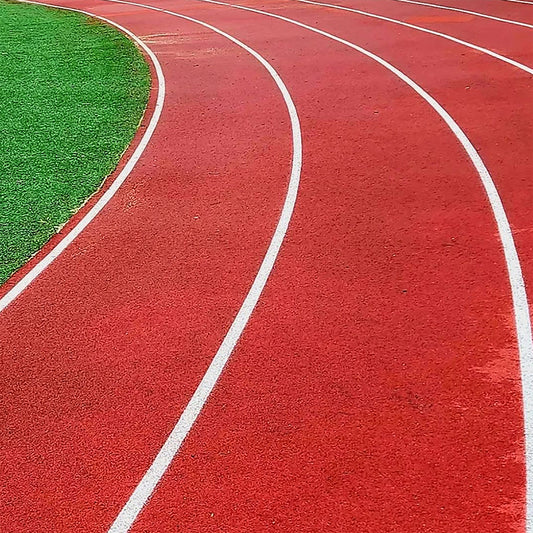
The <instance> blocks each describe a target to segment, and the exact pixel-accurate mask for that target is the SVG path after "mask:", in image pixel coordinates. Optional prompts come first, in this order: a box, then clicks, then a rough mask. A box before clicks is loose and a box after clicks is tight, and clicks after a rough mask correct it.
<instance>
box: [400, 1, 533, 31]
mask: <svg viewBox="0 0 533 533" xmlns="http://www.w3.org/2000/svg"><path fill="white" fill-rule="evenodd" d="M393 1H394V2H401V3H402V4H414V5H417V6H424V7H433V8H435V9H444V10H445V11H457V12H459V13H467V14H469V15H474V16H476V17H482V18H485V19H490V20H495V21H497V22H505V23H507V24H514V25H516V26H523V27H524V28H530V29H533V24H527V23H526V22H519V21H518V20H511V19H504V18H501V17H495V16H494V15H487V14H486V13H480V12H479V11H469V10H468V9H461V8H458V7H452V6H442V5H440V4H429V3H427V2H417V1H416V0H393Z"/></svg>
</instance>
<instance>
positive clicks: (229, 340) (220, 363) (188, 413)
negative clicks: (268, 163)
mask: <svg viewBox="0 0 533 533" xmlns="http://www.w3.org/2000/svg"><path fill="white" fill-rule="evenodd" d="M106 1H108V2H116V3H120V4H128V5H134V6H138V7H143V8H146V9H152V10H154V11H159V12H162V13H166V14H168V15H173V16H176V17H179V18H181V19H183V20H187V21H189V22H194V23H196V24H199V25H201V26H203V27H204V28H208V29H209V30H211V31H213V32H215V33H217V34H219V35H221V36H222V37H225V38H226V39H229V40H230V41H231V42H233V43H234V44H236V45H237V46H239V47H241V48H242V49H243V50H245V51H246V52H248V53H250V54H251V55H252V56H253V57H254V58H255V59H257V60H258V61H259V62H260V63H261V64H262V65H263V66H264V67H265V69H266V70H267V71H268V73H269V74H270V75H271V77H272V78H273V80H274V82H275V83H276V85H277V86H278V88H279V90H280V92H281V94H282V96H283V100H284V101H285V104H286V106H287V111H288V113H289V117H290V122H291V129H292V147H293V153H292V168H291V175H290V179H289V184H288V188H287V194H286V197H285V201H284V204H283V208H282V211H281V215H280V218H279V221H278V224H277V226H276V230H275V231H274V234H273V236H272V240H271V241H270V244H269V246H268V250H267V252H266V254H265V257H264V259H263V262H262V263H261V266H260V268H259V271H258V272H257V275H256V277H255V279H254V281H253V283H252V286H251V288H250V290H249V292H248V294H247V295H246V298H245V300H244V302H243V304H242V306H241V308H240V309H239V312H238V313H237V316H236V317H235V319H234V321H233V323H232V324H231V327H230V328H229V330H228V332H227V333H226V336H225V337H224V339H223V341H222V344H221V345H220V347H219V349H218V351H217V353H216V355H215V357H214V358H213V360H212V362H211V364H210V365H209V368H208V369H207V371H206V373H205V375H204V376H203V378H202V380H201V382H200V384H199V385H198V388H197V389H196V391H195V392H194V394H193V396H192V398H191V399H190V400H189V403H188V404H187V407H186V408H185V410H184V411H183V413H182V415H181V416H180V418H179V420H178V422H177V423H176V425H175V426H174V429H173V430H172V432H171V433H170V435H169V436H168V438H167V440H166V441H165V443H164V444H163V447H162V448H161V449H160V451H159V453H158V454H157V456H156V458H155V459H154V461H153V462H152V464H151V465H150V467H149V469H148V470H147V472H146V473H145V474H144V476H143V478H142V479H141V481H140V482H139V484H138V485H137V486H136V488H135V490H134V491H133V493H132V495H131V496H130V498H129V499H128V501H127V502H126V504H125V505H124V507H123V508H122V510H121V511H120V513H119V514H118V516H117V518H116V519H115V521H114V522H113V524H112V525H111V527H110V528H109V533H125V532H127V531H129V529H130V528H131V526H132V525H133V523H134V522H135V520H136V518H137V516H138V515H139V513H140V512H141V510H142V508H143V507H144V505H145V503H146V502H147V501H148V499H149V498H150V496H151V495H152V493H153V491H154V490H155V488H156V486H157V484H158V483H159V481H160V479H161V477H162V476H163V474H164V473H165V472H166V470H167V469H168V467H169V465H170V463H171V462H172V460H173V459H174V457H175V455H176V454H177V453H178V451H179V449H180V447H181V445H182V443H183V441H184V440H185V438H186V437H187V434H188V433H189V431H190V429H191V427H192V426H193V424H194V422H195V421H196V419H197V417H198V415H199V414H200V412H201V410H202V408H203V406H204V405H205V403H206V401H207V399H208V397H209V395H210V394H211V391H212V390H213V388H214V386H215V384H216V383H217V381H218V378H219V377H220V375H221V374H222V371H223V370H224V367H225V365H226V363H227V362H228V359H229V357H230V356H231V353H232V352H233V349H234V348H235V345H236V344H237V342H238V340H239V338H240V337H241V335H242V332H243V331H244V328H245V327H246V324H247V323H248V320H249V319H250V316H251V314H252V312H253V310H254V309H255V306H256V305H257V302H258V300H259V298H260V296H261V293H262V292H263V289H264V287H265V285H266V282H267V280H268V277H269V275H270V273H271V271H272V268H273V266H274V263H275V261H276V258H277V256H278V254H279V251H280V248H281V245H282V243H283V239H284V237H285V234H286V232H287V228H288V226H289V222H290V219H291V217H292V213H293V210H294V206H295V203H296V197H297V194H298V187H299V182H300V173H301V168H302V136H301V131H300V121H299V119H298V114H297V112H296V107H295V105H294V103H293V101H292V98H291V96H290V94H289V91H288V90H287V87H286V86H285V84H284V83H283V81H282V79H281V78H280V76H279V74H278V73H277V72H276V70H275V69H274V67H272V65H270V63H268V61H267V60H266V59H264V58H263V57H262V56H261V55H260V54H259V53H258V52H256V51H255V50H253V49H252V48H250V47H249V46H247V45H246V44H244V43H243V42H241V41H239V40H238V39H236V38H235V37H233V36H231V35H229V34H228V33H225V32H224V31H222V30H220V29H218V28H216V27H215V26H211V25H210V24H207V23H205V22H202V21H200V20H197V19H194V18H191V17H188V16H186V15H181V14H179V13H174V12H173V11H168V10H165V9H161V8H157V7H153V6H147V5H143V4H138V3H135V2H126V1H123V0H106Z"/></svg>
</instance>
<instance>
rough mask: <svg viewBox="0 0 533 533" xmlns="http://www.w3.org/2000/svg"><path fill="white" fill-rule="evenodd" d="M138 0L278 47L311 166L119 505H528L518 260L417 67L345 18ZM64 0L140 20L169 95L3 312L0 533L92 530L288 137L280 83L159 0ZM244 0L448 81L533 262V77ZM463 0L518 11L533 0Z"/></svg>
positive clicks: (424, 41) (376, 516) (352, 508)
mask: <svg viewBox="0 0 533 533" xmlns="http://www.w3.org/2000/svg"><path fill="white" fill-rule="evenodd" d="M147 1H148V2H149V1H150V0H147ZM340 2H341V0H339V2H337V3H339V4H340ZM342 2H343V5H345V6H350V7H355V8H359V9H366V10H368V11H372V12H375V13H378V12H379V13H380V14H384V15H387V16H390V17H393V18H398V19H402V20H406V21H409V22H412V23H414V24H419V25H422V26H425V27H429V28H432V29H437V30H439V31H443V32H446V33H450V34H452V35H454V36H457V37H460V38H463V39H465V40H468V41H471V42H474V43H476V44H479V45H482V46H485V47H488V48H491V49H494V50H495V51H498V52H499V53H502V54H504V55H508V56H509V57H512V58H514V59H517V60H519V61H522V62H523V63H525V64H527V65H528V66H533V49H532V47H531V35H533V31H530V30H526V29H524V28H518V27H513V26H510V25H505V24H501V23H497V22H494V21H487V20H481V19H475V18H472V17H463V16H462V15H461V14H458V13H451V12H450V13H448V12H444V11H439V10H430V9H429V8H423V7H420V6H414V5H408V4H399V3H397V2H393V1H390V0H382V1H380V2H377V1H375V0H373V1H370V0H361V1H356V0H342ZM440 3H442V2H440ZM152 4H153V5H158V6H164V7H166V8H167V9H172V10H174V11H177V12H180V13H183V14H187V15H189V16H192V17H195V18H198V19H200V20H203V21H205V22H209V23H211V24H213V25H215V26H217V27H219V28H221V29H222V30H224V31H227V32H228V33H230V34H232V35H234V36H235V37H237V38H239V39H241V40H242V41H244V42H245V43H246V44H248V45H249V46H251V47H253V48H254V49H256V50H257V51H258V52H259V53H261V54H262V55H263V56H264V57H265V58H266V59H267V60H269V61H270V62H271V63H272V65H273V66H274V67H275V68H276V70H277V71H278V72H279V74H280V75H281V77H282V78H283V80H284V81H285V83H286V85H287V87H288V89H289V91H290V92H291V94H292V97H293V99H294V102H295V104H296V107H297V109H298V114H299V117H300V120H301V125H302V134H303V150H304V164H303V172H302V181H301V186H300V193H299V197H298V201H297V204H296V209H295V213H294V216H293V219H292V221H291V224H290V226H289V231H288V233H287V237H286V241H285V243H284V245H283V247H282V250H281V253H280V256H279V258H278V261H277V263H276V266H275V268H274V271H273V273H272V275H271V277H270V279H269V282H268V284H267V287H266V289H265V292H264V294H263V295H262V297H261V299H260V301H259V304H258V307H257V309H256V310H255V312H254V314H253V315H252V319H251V321H250V323H249V324H248V327H247V328H246V330H245V332H244V335H243V337H242V339H241V341H240V342H239V344H238V346H237V349H236V350H235V352H234V353H233V355H232V358H231V359H230V362H229V364H228V366H227V368H226V370H225V372H224V373H223V375H222V377H221V380H220V382H219V383H218V385H217V387H216V389H215V391H214V393H213V395H212V396H211V398H210V400H209V401H208V403H207V405H206V407H205V409H204V410H203V412H202V414H201V415H200V417H199V419H198V422H197V423H196V424H195V426H194V427H193V429H192V431H191V433H190V434H189V436H188V438H187V440H186V441H185V443H184V446H183V447H182V449H181V451H180V453H179V454H178V456H177V457H176V459H175V460H174V462H173V463H172V465H171V467H170V469H169V471H168V472H167V474H166V475H165V477H164V478H163V480H162V482H161V484H160V485H159V486H158V488H157V490H156V492H155V494H154V495H153V497H152V499H151V500H150V502H149V503H148V505H147V507H146V508H145V509H144V511H143V512H142V514H141V515H140V517H139V519H138V521H137V522H136V524H135V525H134V527H133V528H132V531H134V532H136V533H140V532H162V533H167V532H174V531H178V532H181V531H184V532H188V533H189V532H190V533H207V532H224V533H226V532H262V531H280V532H287V533H289V532H291V533H292V532H302V533H304V532H305V533H318V532H335V533H352V532H353V533H356V532H357V533H382V532H387V533H418V532H431V533H433V532H435V533H441V532H442V533H497V532H501V533H512V532H519V531H523V530H524V505H525V502H524V496H525V474H524V456H523V424H522V404H521V389H520V373H519V367H518V353H517V349H516V338H515V331H514V323H513V320H514V319H513V311H512V303H511V297H510V289H509V283H508V279H507V274H506V267H505V263H504V257H503V252H502V248H501V245H500V243H499V240H498V237H497V231H496V225H495V223H494V221H493V217H492V213H491V211H490V207H489V204H488V201H487V200H486V197H485V193H484V190H483V189H482V186H481V183H480V180H479V177H478V176H477V173H476V172H475V170H474V168H473V167H472V165H471V164H470V162H469V160H468V159H467V156H466V155H465V154H464V153H463V150H462V148H461V147H460V145H459V143H458V142H457V140H456V139H455V137H454V136H453V135H452V133H451V132H450V131H449V130H448V128H447V127H446V126H445V124H444V123H443V122H442V120H441V119H440V118H439V117H438V115H437V114H436V113H435V112H434V111H433V110H432V109H431V108H430V107H429V106H428V105H427V104H426V103H425V102H424V101H422V100H421V98H420V97H419V96H417V95H416V94H415V93H414V91H413V90H412V89H410V88H409V87H407V86H406V85H405V84H404V83H403V82H401V81H400V80H399V79H397V78H395V77H394V76H393V75H392V74H391V73H389V72H388V71H386V70H385V69H384V68H383V67H381V66H379V65H378V64H376V63H375V62H373V61H371V60H370V59H368V58H366V57H364V56H361V55H360V54H358V53H357V52H355V51H354V50H351V49H349V48H347V47H345V46H342V45H341V44H339V43H335V42H333V41H331V40H328V39H326V38H324V37H322V36H319V35H316V34H314V33H311V32H309V31H307V30H304V29H302V28H297V27H295V26H293V25H289V24H287V23H286V22H282V21H279V20H274V19H271V18H267V17H264V16H261V15H257V14H253V13H248V12H242V11H238V10H234V9H230V8H227V7H222V6H214V5H209V4H204V3H200V2H194V1H191V0H164V1H163V0H160V1H155V0H152ZM449 4H450V5H452V2H449ZM63 5H67V6H70V7H77V8H80V9H85V10H88V11H91V12H93V13H95V14H99V15H102V16H105V17H108V18H111V19H112V20H114V21H116V22H118V23H119V24H121V25H123V26H125V27H127V28H128V29H129V30H131V31H133V32H134V33H136V34H137V35H139V36H141V37H142V38H143V39H144V40H145V41H146V42H147V43H148V44H149V46H150V47H151V48H152V49H153V51H154V52H155V53H156V55H157V56H158V58H159V60H160V62H161V64H162V67H163V71H164V73H165V77H166V82H167V97H166V102H165V107H164V111H163V114H162V117H161V121H160V123H159V125H158V127H157V129H156V132H155V134H154V136H153V138H152V141H151V142H150V144H149V146H148V148H147V150H146V152H145V153H144V155H143V156H142V158H141V160H140V162H139V163H138V165H137V167H136V168H135V170H134V171H133V172H132V174H131V175H130V177H129V178H128V180H127V181H126V183H125V184H124V185H123V187H122V188H121V189H120V191H119V192H118V193H117V195H116V196H115V197H114V199H113V200H112V201H111V202H110V203H109V204H108V206H107V207H106V208H105V209H104V211H103V212H102V213H101V214H100V215H99V216H98V217H97V219H95V221H94V222H93V223H92V224H91V225H90V226H89V227H88V228H87V229H86V230H85V231H84V232H83V234H82V235H81V236H80V237H79V238H78V239H77V240H76V241H75V242H74V243H73V245H71V246H70V248H68V249H67V251H66V252H65V253H64V254H63V255H62V256H60V258H59V259H57V260H56V262H55V263H53V264H52V265H51V266H50V267H49V269H48V270H46V271H45V272H44V273H43V274H42V275H41V276H40V277H39V278H38V279H37V281H35V282H34V283H33V284H32V285H31V286H30V287H29V288H28V290H26V291H25V292H24V293H23V294H22V295H21V296H20V297H19V298H18V299H17V300H16V301H15V302H14V303H13V304H12V305H11V306H10V307H9V308H7V309H6V310H5V311H4V312H3V313H1V314H0V337H1V338H2V348H1V349H2V364H1V371H0V372H1V378H0V379H1V382H2V384H3V386H2V390H1V392H0V398H1V404H0V408H1V413H2V417H3V420H2V422H1V425H0V427H1V433H0V448H1V456H0V464H2V482H1V485H0V486H1V494H0V524H1V525H0V531H2V532H4V531H5V532H6V533H8V532H9V533H11V532H13V533H16V532H32V533H37V532H47V533H48V532H91V533H92V532H99V531H102V532H104V531H106V530H107V528H108V527H109V526H110V524H111V523H112V522H113V520H114V519H115V517H116V515H117V514H118V512H119V511H120V509H121V508H122V506H123V505H124V504H125V502H126V500H127V499H128V497H129V496H130V494H131V492H132V491H133V489H134V487H135V486H136V484H137V483H138V481H139V480H140V478H141V477H142V475H143V474H144V472H145V471H146V469H147V468H148V466H149V465H150V463H151V462H152V460H153V458H154V456H155V454H156V453H157V452H158V450H159V449H160V447H161V445H162V444H163V442H164V440H165V439H166V436H167V435H168V433H169V432H170V430H171V429H172V427H173V426H174V424H175V422H176V421H177V419H178V417H179V415H180V413H181V412H182V410H183V408H184V407H185V405H186V403H187V402H188V400H189V398H190V397H191V395H192V393H193V391H194V389H195V388H196V386H197V384H198V383H199V381H200V379H201V377H202V375H203V373H204V372H205V370H206V368H207V366H208V364H209V362H210V360H211V358H212V357H213V355H214V353H215V352H216V350H217V348H218V346H219V344H220V342H221V340H222V338H223V336H224V335H225V333H226V331H227V329H228V327H229V325H230V324H231V321H232V320H233V318H234V316H235V314H236V312H237V310H238V309H239V307H240V305H241V303H242V300H243V299H244V296H245V295H246V292H247V290H248V288H249V286H250V284H251V282H252V280H253V278H254V276H255V273H256V272H257V269H258V267H259V264H260V262H261V259H262V257H263V255H264V253H265V251H266V248H267V246H268V243H269V241H270V238H271V235H272V233H273V230H274V227H275V224H276V222H277V219H278V217H279V212H280V209H281V206H282V203H283V200H284V196H285V191H286V185H287V180H288V175H289V172H290V163H291V132H290V125H289V119H288V115H287V111H286V108H285V105H284V103H283V100H282V97H281V95H280V93H279V91H278V89H277V88H276V86H275V84H274V82H273V80H272V78H271V77H270V76H269V75H268V73H267V72H266V71H265V69H264V68H263V67H262V66H261V65H260V64H259V63H258V62H257V61H256V60H255V59H254V58H253V57H252V56H250V55H249V54H246V53H245V52H244V51H243V50H241V49H240V48H238V47H237V46H235V45H234V44H232V43H231V42H230V41H228V40H227V39H224V38H223V37H220V36H218V35H216V34H214V33H213V32H210V31H208V30H206V29H204V28H201V27H200V26H198V25H195V24H193V23H190V22H186V21H183V20H180V19H178V18H176V17H172V16H170V15H167V14H163V13H157V12H154V11H149V10H146V9H142V8H138V7H134V6H130V5H119V4H112V3H108V2H105V1H100V0H97V1H94V0H91V1H83V2H82V1H81V0H78V1H76V0H64V1H63ZM248 5H253V6H254V7H258V8H262V9H265V10H267V11H272V12H276V13H278V14H282V15H285V16H288V17H291V18H295V19H297V20H300V21H302V22H305V23H307V24H310V25H312V26H316V27H318V28H321V29H323V30H326V31H330V32H331V33H334V34H336V35H338V36H340V37H343V38H345V39H348V40H351V41H352V42H354V43H356V44H359V45H361V46H364V47H366V48H368V49H369V50H371V51H372V52H375V53H377V54H379V55H381V56H382V57H383V58H384V59H387V60H388V61H390V62H391V63H393V64H394V65H395V66H397V67H398V68H400V69H401V70H403V71H404V72H405V73H406V74H408V75H409V76H411V77H412V78H413V79H415V80H416V81H417V82H418V83H419V84H420V85H422V87H424V88H425V89H426V90H428V92H429V93H430V94H431V95H432V96H434V97H435V98H436V99H437V100H438V101H439V102H440V103H442V104H443V106H444V107H445V108H446V110H447V111H448V112H450V114H451V115H452V116H453V117H454V118H455V119H456V120H457V122H458V123H459V124H460V125H461V127H462V128H463V129H464V131H465V132H466V134H467V135H468V136H469V137H470V139H471V140H472V142H473V144H474V145H475V147H476V148H477V149H478V151H479V152H480V154H481V156H482V157H483V159H484V161H485V163H486V164H487V167H488V168H489V170H490V171H491V173H492V176H493V178H494V181H495V182H496V185H497V187H498V189H499V191H500V195H501V197H502V200H503V202H504V205H505V208H506V211H507V213H508V217H509V219H510V222H511V225H512V227H513V231H514V235H515V240H516V244H517V248H518V252H519V254H520V258H521V261H522V266H523V270H524V276H525V279H526V283H527V284H528V286H531V284H532V283H533V234H532V231H531V205H532V201H533V183H532V182H531V175H532V170H533V168H532V167H533V163H532V159H531V153H532V152H533V136H532V133H531V124H532V123H533V106H531V105H529V104H528V103H530V102H531V94H532V89H533V87H532V85H533V79H532V78H531V76H528V75H527V74H526V73H525V72H522V71H520V70H517V69H515V68H513V67H511V66H509V65H506V64H503V63H501V62H498V61H497V60H495V59H494V58H490V57H487V56H484V55H481V54H479V53H477V52H474V51H472V50H469V49H466V48H464V47H461V46H459V45H457V44H454V43H451V42H449V41H445V40H443V39H439V38H438V37H433V36H429V35H425V34H422V33H420V32H416V31H414V30H411V29H408V28H402V27H399V26H397V25H391V24H389V23H385V22H382V21H377V20H372V19H368V18H366V17H361V16H359V15H356V14H353V13H348V12H342V11H337V10H332V9H327V8H322V7H317V6H310V5H304V4H296V3H293V2H290V1H275V0H272V1H271V2H268V3H264V4H263V3H259V2H250V3H249V4H248ZM453 5H455V6H457V7H464V8H466V9H474V10H476V9H477V10H479V11H483V12H486V13H493V14H495V15H498V16H507V17H508V18H514V19H517V20H522V21H526V22H528V21H529V22H531V21H532V20H533V6H527V5H520V4H512V3H509V2H503V1H496V0H491V1H490V2H484V1H472V2H465V1H463V2H461V3H460V2H459V1H456V2H453ZM152 105H153V103H152ZM149 116H150V111H149V113H148V116H147V117H146V121H145V122H147V121H148V120H149ZM37 259H38V258H37ZM30 266H31V265H30ZM19 276H20V274H19ZM15 279H16V278H15ZM530 297H531V294H530Z"/></svg>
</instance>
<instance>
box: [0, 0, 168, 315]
mask: <svg viewBox="0 0 533 533" xmlns="http://www.w3.org/2000/svg"><path fill="white" fill-rule="evenodd" d="M20 1H21V2H24V3H26V4H34V5H40V6H46V7H53V8H56V9H63V10H66V11H76V12H78V13H83V14H84V15H88V16H90V17H93V18H96V19H99V20H101V21H103V22H105V23H107V24H110V25H111V26H114V27H115V28H118V29H119V30H120V31H122V32H123V33H125V34H126V35H128V37H130V38H131V39H133V41H135V43H137V45H138V46H140V47H141V48H142V49H143V50H144V51H145V52H146V53H147V54H148V57H150V59H151V61H152V63H153V65H154V67H155V71H156V75H157V83H158V87H157V100H156V104H155V109H154V112H153V114H152V118H151V119H150V122H149V124H148V127H147V128H146V131H145V132H144V135H143V136H142V138H141V140H140V142H139V144H138V146H137V148H136V149H135V150H134V152H133V154H132V155H131V157H130V159H129V160H128V162H127V163H126V165H125V167H124V168H123V169H122V171H121V172H120V173H119V175H118V176H117V177H116V178H115V180H114V181H113V183H112V184H111V185H110V187H109V189H107V191H106V192H105V193H104V194H103V195H102V196H101V198H100V199H99V200H98V201H97V202H96V203H95V204H94V206H93V207H91V209H90V210H89V211H88V212H87V214H86V215H85V216H84V217H83V218H82V219H81V220H80V221H79V222H78V223H77V224H76V226H74V227H73V228H72V229H71V230H70V231H69V232H68V233H67V235H65V237H63V239H62V240H61V241H60V242H59V243H58V244H57V245H56V246H55V247H54V248H53V249H52V250H51V251H50V252H49V253H48V254H47V255H46V256H45V257H43V258H42V259H41V260H40V261H39V262H38V263H37V264H36V265H35V266H34V267H33V268H32V269H31V270H30V271H29V272H28V273H27V274H26V275H25V276H24V277H23V278H22V279H20V280H19V281H18V282H17V283H16V284H15V285H14V286H13V287H12V288H11V289H10V290H9V291H7V293H6V294H4V296H3V297H2V298H0V312H2V311H3V310H4V309H5V308H6V307H7V306H8V305H9V304H11V303H12V302H13V300H15V299H16V298H17V297H18V296H19V295H20V294H21V293H22V292H23V291H24V290H25V289H26V288H27V287H28V286H29V285H30V284H31V283H32V282H33V281H34V280H35V278H37V276H39V275H40V274H41V273H42V272H43V271H44V270H45V269H46V268H48V266H50V264H51V263H52V262H53V261H54V260H55V259H57V257H59V255H61V253H63V252H64V251H65V249H66V248H67V247H68V246H69V244H71V243H72V241H73V240H74V239H75V238H76V237H77V236H78V235H79V234H80V233H81V232H82V231H83V230H84V229H85V228H86V227H87V226H88V225H89V224H90V223H91V222H92V220H93V219H94V218H95V217H96V215H98V213H100V211H102V209H103V208H104V207H105V205H106V204H107V203H108V202H109V200H111V198H113V196H114V195H115V193H116V192H117V191H118V189H119V188H120V186H121V185H122V184H123V183H124V181H125V180H126V178H127V177H128V176H129V174H130V172H131V171H132V170H133V168H134V167H135V165H136V164H137V161H138V160H139V158H140V157H141V155H142V153H143V152H144V150H145V148H146V146H147V145H148V142H149V141H150V138H151V137H152V134H153V132H154V130H155V127H156V126H157V123H158V121H159V118H160V116H161V111H162V109H163V103H164V101H165V77H164V75H163V70H162V69H161V65H160V64H159V61H158V60H157V57H156V56H155V54H154V53H153V52H152V50H150V48H149V47H148V46H147V45H145V44H144V43H143V42H142V41H141V40H140V39H139V38H138V37H137V36H136V35H134V34H133V33H132V32H131V31H129V30H127V29H126V28H124V27H123V26H120V25H119V24H117V23H116V22H113V21H112V20H109V19H107V18H105V17H100V16H98V15H95V14H93V13H89V12H88V11H83V10H81V9H74V8H69V7H64V6H56V5H53V4H45V3H44V2H32V1H30V0H20Z"/></svg>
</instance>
